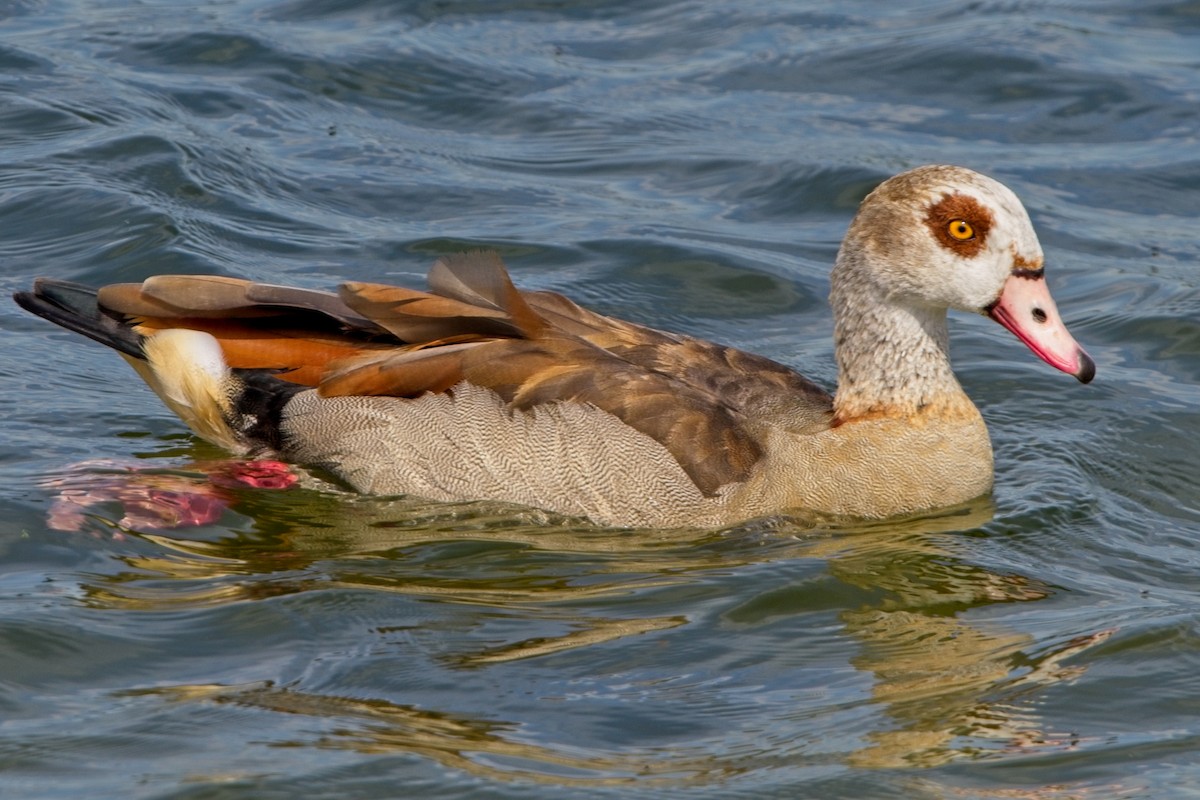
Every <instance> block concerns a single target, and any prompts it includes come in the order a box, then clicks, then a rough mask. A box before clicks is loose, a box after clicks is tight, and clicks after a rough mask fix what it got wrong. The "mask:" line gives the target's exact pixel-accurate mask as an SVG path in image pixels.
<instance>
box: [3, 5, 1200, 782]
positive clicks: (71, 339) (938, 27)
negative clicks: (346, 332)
mask: <svg viewBox="0 0 1200 800" xmlns="http://www.w3.org/2000/svg"><path fill="white" fill-rule="evenodd" d="M1197 131H1200V3H1197V2H1195V0H1192V1H1191V2H1134V1H1133V0H1114V2H1065V1H1064V2H1056V1H1055V0H1046V1H1044V2H978V3H972V4H963V3H950V2H920V3H918V2H897V3H882V2H866V1H865V0H849V1H848V2H842V3H838V4H836V5H830V4H827V3H816V2H799V1H798V2H781V1H778V0H777V1H776V2H759V3H734V2H728V1H726V2H721V1H720V0H696V1H695V2H675V3H659V2H653V3H647V2H630V1H629V0H624V1H623V0H612V1H611V2H568V1H566V0H563V2H547V1H545V0H542V1H540V2H534V1H530V0H526V1H525V2H508V1H507V0H496V2H486V3H485V2H468V1H467V0H461V1H457V2H456V1H454V0H444V1H443V2H385V1H384V0H360V2H331V1H329V0H326V1H325V2H320V1H319V0H295V1H293V2H279V1H274V2H268V0H252V1H237V0H226V1H225V2H191V3H182V2H144V3H139V4H136V5H135V4H124V3H121V4H118V3H111V2H103V1H102V0H13V1H12V2H9V3H7V4H5V5H3V6H2V7H0V288H2V289H3V290H4V292H5V295H7V293H9V292H12V291H15V290H19V289H25V288H27V287H28V286H29V285H30V283H31V282H32V280H33V278H34V277H35V276H38V275H50V276H54V277H57V278H63V279H69V280H76V281H82V282H85V283H91V284H100V283H110V282H114V281H130V280H140V279H142V278H145V277H147V276H150V275H153V274H157V273H163V272H189V273H190V272H196V273H215V274H230V275H241V276H245V277H250V278H254V279H259V280H264V281H270V282H276V283H284V282H287V283H295V284H299V285H303V286H312V287H331V286H333V285H335V284H336V283H337V282H338V281H340V280H343V279H356V280H376V281H395V282H402V283H408V284H411V285H420V284H421V282H422V280H423V273H424V271H425V270H426V269H427V268H428V266H429V265H430V264H431V263H432V261H433V259H434V258H435V257H436V256H437V255H438V254H441V253H444V252H448V251H454V250H459V249H463V248H468V247H480V246H487V247H494V248H496V249H499V250H500V251H501V252H502V253H503V255H504V257H505V258H506V260H507V261H508V263H509V266H510V268H511V269H512V271H513V274H514V276H515V277H516V279H517V281H518V282H519V283H520V284H521V285H522V286H525V287H529V288H550V289H555V290H558V291H563V292H565V293H567V294H569V295H570V296H572V297H574V298H575V299H577V300H579V301H580V302H583V303H585V304H587V305H589V306H590V307H592V308H595V309H597V310H599V311H602V312H604V313H609V314H615V315H618V316H622V317H625V318H628V319H632V320H636V321H639V322H644V323H649V324H651V325H654V326H656V327H662V328H670V329H673V330H679V331H683V332H687V333H691V334H695V335H700V336H704V337H708V338H713V339H717V340H719V341H722V342H726V343H730V344H734V345H737V346H741V347H744V348H746V349H750V350H753V351H755V352H759V353H762V354H764V355H767V356H770V357H772V358H775V359H777V360H780V361H783V362H785V363H788V364H791V365H794V366H796V367H798V368H800V369H802V370H803V371H804V372H805V373H806V374H808V375H809V376H811V377H812V378H814V379H816V380H818V381H821V382H824V383H826V384H830V383H832V381H833V379H834V375H835V370H834V365H833V358H832V344H831V339H830V334H831V322H830V318H829V314H828V311H827V308H826V306H825V295H826V293H827V291H828V277H827V276H828V270H829V266H830V264H831V263H832V260H833V256H834V254H835V252H836V249H837V246H838V243H839V242H840V240H841V237H842V235H843V233H844V231H845V228H846V225H847V224H848V222H849V220H850V217H851V215H852V214H853V211H854V208H855V207H856V206H857V204H858V202H859V201H860V200H861V198H862V197H863V196H864V195H865V193H866V192H867V191H869V190H870V188H871V187H872V186H874V185H875V184H876V183H878V182H879V181H880V180H882V179H883V178H885V177H887V176H889V175H891V174H894V173H896V172H899V171H901V170H903V169H906V168H908V167H911V166H916V165H918V164H923V163H931V162H949V163H958V164H963V165H966V166H969V167H972V168H975V169H978V170H980V171H983V172H986V173H989V174H991V175H994V176H995V177H997V178H999V179H1001V180H1003V181H1004V182H1005V183H1007V184H1008V185H1009V186H1011V187H1012V188H1013V189H1014V190H1015V191H1016V192H1017V193H1018V195H1020V196H1021V197H1022V199H1023V200H1024V201H1025V203H1026V205H1027V206H1028V208H1029V210H1030V213H1031V215H1032V217H1033V219H1034V222H1035V225H1036V227H1037V229H1038V231H1039V234H1040V236H1041V238H1042V242H1043V245H1044V247H1045V249H1046V252H1047V257H1048V277H1049V282H1050V285H1051V288H1052V290H1053V292H1054V294H1055V297H1056V299H1057V302H1058V305H1059V308H1060V310H1061V311H1062V313H1063V315H1064V317H1065V319H1066V321H1067V323H1068V325H1069V326H1070V327H1071V329H1072V331H1073V332H1074V334H1075V336H1076V338H1077V339H1079V340H1080V342H1081V343H1083V345H1084V346H1085V347H1086V348H1087V349H1088V350H1089V352H1090V353H1091V354H1092V356H1093V357H1094V358H1095V360H1096V362H1097V366H1098V376H1097V379H1096V381H1095V382H1094V383H1093V384H1091V385H1089V386H1081V385H1077V384H1076V383H1075V382H1074V381H1072V380H1071V379H1070V378H1068V377H1066V376H1063V375H1061V374H1059V373H1056V372H1054V371H1053V370H1051V369H1050V368H1049V367H1047V366H1046V365H1045V364H1042V363H1041V362H1039V361H1037V360H1036V359H1035V358H1034V357H1033V356H1032V355H1031V354H1030V353H1028V351H1027V350H1026V349H1025V348H1024V347H1022V346H1021V345H1020V344H1019V343H1017V342H1016V341H1015V340H1013V339H1012V337H1011V336H1009V335H1008V334H1007V333H1006V332H1005V331H1004V330H1002V329H1001V328H1000V327H999V326H997V325H994V324H993V323H990V322H989V321H987V320H984V319H981V318H967V317H964V316H956V317H954V318H952V321H951V335H952V339H953V348H954V358H955V363H956V367H957V369H958V373H959V375H960V377H961V379H962V382H963V384H964V386H965V387H966V388H967V390H968V392H969V393H970V394H971V395H972V397H973V398H974V399H975V400H976V402H977V403H978V404H979V406H980V408H981V409H982V411H983V413H984V416H985V418H986V419H987V421H988V424H989V427H990V430H991V433H992V438H993V443H994V445H995V448H996V453H997V486H996V491H995V493H994V495H993V496H992V497H990V498H986V499H983V500H980V501H978V502H976V503H973V504H971V505H970V506H968V507H965V508H960V509H956V510H953V511H952V512H950V513H945V514H935V515H929V516H927V517H924V518H920V519H915V520H905V521H902V522H890V523H879V524H873V525H870V526H862V527H844V528H837V529H832V528H828V527H812V526H811V525H810V526H805V525H803V524H801V523H799V522H789V521H786V520H783V521H780V520H776V521H772V522H766V523H762V522H760V523H750V524H746V525H742V526H737V527H735V528H733V529H730V530H726V531H702V532H663V531H632V532H630V531H617V532H613V531H597V530H594V529H589V528H587V527H586V526H564V525H562V524H560V523H553V522H549V521H547V520H545V519H544V518H543V517H542V516H541V515H538V514H537V513H533V512H513V511H497V510H496V509H494V508H484V507H479V506H475V505H472V504H462V505H455V506H439V505H436V504H428V503H423V502H421V501H419V500H414V499H403V498H401V499H371V498H358V497H354V496H351V495H347V494H345V493H343V492H341V491H338V490H336V489H335V488H334V487H330V486H326V485H324V484H321V483H320V482H318V481H317V480H316V479H315V478H313V479H311V480H306V481H305V482H304V485H303V486H302V487H298V488H293V489H290V490H288V491H267V490H254V489H248V488H241V489H232V490H228V489H227V490H220V491H218V490H216V489H213V486H214V484H213V483H212V479H211V477H210V476H211V475H212V474H213V473H214V472H215V471H219V470H220V469H221V465H222V464H223V463H225V462H224V461H223V456H222V454H221V453H220V452H219V451H217V450H216V449H214V448H212V447H210V446H208V445H205V444H203V443H200V442H198V441H196V440H195V439H194V438H192V437H191V436H190V435H189V434H188V433H187V432H186V430H185V429H184V428H183V426H182V425H181V424H180V423H179V422H177V421H176V420H175V419H174V418H173V417H172V416H171V415H170V414H169V412H167V411H166V409H165V408H163V407H162V405H161V404H160V403H159V402H158V400H157V399H156V398H155V397H154V396H153V395H152V393H151V392H150V391H148V390H147V389H145V388H144V387H143V386H142V385H141V384H140V382H138V381H137V379H136V378H135V376H133V374H132V372H131V371H130V370H129V369H128V368H127V367H126V366H125V365H124V364H122V363H121V362H120V359H118V358H117V357H116V356H115V355H113V354H112V353H110V352H108V351H105V350H104V349H103V348H101V347H99V346H97V345H93V344H91V343H89V342H86V341H84V340H82V339H81V338H80V337H77V336H73V335H71V334H69V333H67V332H64V331H60V330H57V329H55V328H53V326H50V325H48V324H46V323H44V322H42V321H40V320H38V319H36V318H34V317H31V316H29V315H27V314H24V313H22V312H20V311H19V309H17V308H16V306H15V305H12V304H11V303H7V304H2V305H0V329H2V330H3V331H4V342H5V344H6V346H5V347H4V348H3V349H2V350H0V380H2V381H3V383H2V384H0V386H2V388H3V391H2V392H0V520H3V521H0V795H2V796H4V797H6V798H7V797H20V798H78V797H89V798H92V797H96V798H100V797H113V798H188V799H189V800H192V799H196V800H198V799H200V798H204V799H205V800H208V799H209V798H272V797H289V798H290V797H305V798H321V797H330V798H392V797H447V798H450V797H454V798H465V797H471V798H485V797H486V798H500V797H513V798H517V797H519V798H531V797H534V798H540V797H544V798H562V797H565V796H571V797H577V796H578V797H583V796H587V797H621V798H626V797H631V796H633V797H672V798H675V797H679V796H681V795H687V796H689V797H693V796H694V797H704V798H717V797H755V798H758V797H780V798H784V797H787V798H796V797H805V798H808V797H811V798H837V797H845V798H894V797H905V798H972V799H973V798H981V799H982V798H998V797H1003V798H1012V797H1020V798H1038V799H1039V800H1041V799H1043V798H1044V799H1050V798H1054V799H1055V800H1058V799H1059V798H1063V799H1065V798H1104V799H1107V798H1147V797H1149V798H1175V797H1193V796H1197V793H1196V790H1195V789H1193V786H1197V785H1200V756H1198V755H1197V752H1198V751H1200V688H1198V685H1197V681H1196V674H1197V672H1198V671H1200V629H1198V625H1197V610H1198V607H1200V603H1198V601H1197V586H1198V585H1200V584H1198V582H1197V573H1198V568H1200V544H1198V543H1197V534H1198V533H1200V489H1198V488H1197V486H1196V484H1197V479H1198V478H1200V450H1198V448H1197V446H1196V440H1197V436H1198V435H1200V387H1198V384H1200V288H1198V287H1200V281H1198V279H1197V275H1198V274H1200V273H1198V272H1197V265H1198V264H1200V140H1198V137H1197ZM151 493H158V494H156V495H155V496H156V497H158V496H163V497H168V498H169V497H176V496H192V495H199V496H209V495H213V496H214V497H216V502H217V505H216V506H215V509H216V511H215V512H214V516H213V517H212V518H211V519H208V520H207V521H206V522H205V523H204V524H201V525H197V526H181V525H171V524H165V523H164V521H163V520H161V519H158V520H156V519H155V518H153V517H151V518H149V519H147V518H144V517H138V516H137V514H136V513H134V512H136V511H137V498H139V497H146V496H148V495H149V494H151Z"/></svg>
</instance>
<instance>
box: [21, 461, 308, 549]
mask: <svg viewBox="0 0 1200 800" xmlns="http://www.w3.org/2000/svg"><path fill="white" fill-rule="evenodd" d="M297 480H298V478H297V477H296V474H295V473H294V472H293V471H292V469H291V468H290V467H289V466H288V465H287V464H284V463H283V462H281V461H232V460H231V461H201V462H193V463H191V464H186V465H183V466H181V467H177V468H173V469H170V470H164V469H162V468H159V467H153V468H152V467H143V466H138V465H137V464H136V463H125V462H120V461H113V460H96V461H83V462H80V463H78V464H73V465H72V466H70V467H68V468H67V469H65V470H64V471H63V472H62V473H60V474H57V475H53V476H51V477H49V478H47V479H46V480H45V481H43V483H42V486H43V487H44V488H46V489H50V490H52V491H54V492H55V496H54V501H53V503H52V505H51V506H50V511H49V513H48V514H47V524H48V525H49V526H50V527H51V528H54V529H55V530H61V531H82V530H84V529H85V528H87V527H88V526H89V521H91V520H93V519H94V517H95V514H94V513H93V508H94V507H95V506H97V505H100V504H103V503H116V504H119V505H120V507H121V511H122V514H123V516H122V517H121V518H120V519H119V520H118V521H117V523H116V525H117V526H118V527H120V528H130V529H136V530H164V529H172V528H188V527H194V526H197V525H207V524H209V523H211V522H215V521H216V520H217V519H219V518H220V516H221V514H222V513H223V512H224V511H225V509H226V508H227V507H228V506H229V504H230V503H231V502H232V501H233V499H234V493H233V490H237V489H246V488H249V489H262V490H280V489H287V488H289V487H291V486H292V485H294V484H295V483H296V482H297ZM117 535H118V536H119V535H120V534H117Z"/></svg>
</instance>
